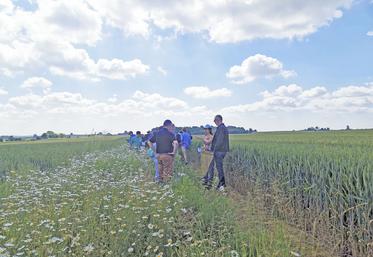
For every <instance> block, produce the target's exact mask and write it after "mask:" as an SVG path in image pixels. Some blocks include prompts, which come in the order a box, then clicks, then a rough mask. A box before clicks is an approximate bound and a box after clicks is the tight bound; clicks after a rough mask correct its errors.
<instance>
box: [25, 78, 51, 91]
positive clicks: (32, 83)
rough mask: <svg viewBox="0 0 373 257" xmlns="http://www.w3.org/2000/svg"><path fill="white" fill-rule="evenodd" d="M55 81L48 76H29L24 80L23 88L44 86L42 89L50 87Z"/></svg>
mask: <svg viewBox="0 0 373 257" xmlns="http://www.w3.org/2000/svg"><path fill="white" fill-rule="evenodd" d="M52 85H53V83H52V82H51V81H49V80H48V79H46V78H43V77H32V78H28V79H27V80H25V81H24V82H23V84H22V85H21V88H26V89H33V88H42V89H50V88H51V87H52Z"/></svg>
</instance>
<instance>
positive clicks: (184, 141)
mask: <svg viewBox="0 0 373 257" xmlns="http://www.w3.org/2000/svg"><path fill="white" fill-rule="evenodd" d="M191 145H192V136H191V135H190V133H189V132H188V130H187V129H186V128H183V132H182V134H181V151H182V153H183V158H184V162H185V164H188V162H189V156H188V155H189V154H188V152H189V150H190V146H191Z"/></svg>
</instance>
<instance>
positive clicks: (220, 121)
mask: <svg viewBox="0 0 373 257" xmlns="http://www.w3.org/2000/svg"><path fill="white" fill-rule="evenodd" d="M214 122H215V124H216V126H219V125H220V124H222V123H223V117H222V116H221V115H220V114H218V115H216V116H215V118H214Z"/></svg>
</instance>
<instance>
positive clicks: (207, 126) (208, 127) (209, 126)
mask: <svg viewBox="0 0 373 257" xmlns="http://www.w3.org/2000/svg"><path fill="white" fill-rule="evenodd" d="M203 128H204V129H212V127H211V125H209V124H206V125H205V126H204V127H203Z"/></svg>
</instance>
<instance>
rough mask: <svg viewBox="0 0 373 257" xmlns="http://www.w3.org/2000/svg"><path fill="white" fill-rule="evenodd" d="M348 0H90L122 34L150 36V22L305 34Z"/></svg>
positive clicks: (239, 34) (234, 37)
mask: <svg viewBox="0 0 373 257" xmlns="http://www.w3.org/2000/svg"><path fill="white" fill-rule="evenodd" d="M351 3H352V0H329V1H326V2H325V1H322V0H315V1H301V2H300V1H298V0H288V1H286V2H284V1H271V0H262V1H247V0H236V1H223V0H203V1H202V0H196V1H189V0H180V1H171V0H168V1H157V0H156V1H147V0H136V1H135V0H108V1H101V0H91V1H90V4H91V5H92V7H93V8H94V9H95V10H96V11H98V12H99V13H101V15H102V16H103V17H104V19H105V21H106V23H107V24H108V25H110V26H113V27H116V28H119V29H121V30H122V31H123V32H124V33H125V34H126V35H134V34H135V35H141V36H144V37H148V36H149V34H150V33H151V32H152V26H156V27H158V28H160V29H164V30H166V29H172V30H174V31H176V32H177V33H188V32H192V33H207V34H208V37H209V39H210V40H211V41H214V42H218V43H232V42H239V41H243V40H252V39H256V38H275V39H283V38H286V39H293V38H304V37H305V36H307V35H310V34H312V33H314V32H316V31H317V30H318V29H319V28H320V27H322V26H325V25H328V24H329V23H330V22H332V21H333V20H334V19H337V18H340V17H341V16H342V14H343V12H342V11H343V10H344V9H347V8H349V7H350V5H351Z"/></svg>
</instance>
